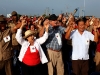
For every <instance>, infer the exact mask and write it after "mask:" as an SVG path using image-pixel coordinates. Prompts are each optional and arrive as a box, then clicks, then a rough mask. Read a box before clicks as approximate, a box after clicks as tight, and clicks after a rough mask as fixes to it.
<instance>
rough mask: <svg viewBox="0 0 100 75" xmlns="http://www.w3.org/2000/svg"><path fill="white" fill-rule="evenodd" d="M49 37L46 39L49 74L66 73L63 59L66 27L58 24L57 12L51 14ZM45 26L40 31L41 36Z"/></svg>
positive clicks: (61, 74) (60, 74)
mask: <svg viewBox="0 0 100 75" xmlns="http://www.w3.org/2000/svg"><path fill="white" fill-rule="evenodd" d="M45 24H49V25H50V26H49V31H48V34H49V36H48V39H47V41H46V48H47V58H48V60H49V62H48V75H64V64H63V60H62V50H61V48H62V40H61V39H62V34H64V32H66V30H67V29H66V28H64V27H62V26H60V25H57V16H56V15H55V14H52V15H50V17H49V20H48V23H44V25H45ZM44 30H45V29H44V27H43V28H42V30H41V31H40V36H42V35H43V33H44Z"/></svg>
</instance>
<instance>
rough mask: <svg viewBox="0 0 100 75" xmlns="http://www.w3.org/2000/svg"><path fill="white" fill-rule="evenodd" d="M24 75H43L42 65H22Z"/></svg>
mask: <svg viewBox="0 0 100 75" xmlns="http://www.w3.org/2000/svg"><path fill="white" fill-rule="evenodd" d="M21 66H22V73H23V75H43V74H42V64H38V65H36V66H28V65H26V64H24V63H21Z"/></svg>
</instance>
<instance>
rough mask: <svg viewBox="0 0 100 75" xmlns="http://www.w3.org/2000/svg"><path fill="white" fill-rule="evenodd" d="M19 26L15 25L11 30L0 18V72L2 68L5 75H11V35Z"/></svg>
mask: <svg viewBox="0 0 100 75" xmlns="http://www.w3.org/2000/svg"><path fill="white" fill-rule="evenodd" d="M20 25H21V24H17V25H16V26H15V27H13V28H8V27H7V22H6V20H5V19H4V17H2V16H0V71H1V70H2V69H3V68H4V69H5V72H6V75H12V72H11V65H12V63H11V58H12V56H13V50H12V34H13V33H14V31H16V29H17V28H19V27H20Z"/></svg>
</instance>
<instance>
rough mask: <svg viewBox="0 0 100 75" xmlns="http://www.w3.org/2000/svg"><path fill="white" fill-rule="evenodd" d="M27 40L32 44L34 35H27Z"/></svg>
mask: <svg viewBox="0 0 100 75" xmlns="http://www.w3.org/2000/svg"><path fill="white" fill-rule="evenodd" d="M27 40H28V42H29V43H31V44H32V43H33V42H34V35H30V36H28V37H27Z"/></svg>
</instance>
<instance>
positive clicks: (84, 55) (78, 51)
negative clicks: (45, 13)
mask: <svg viewBox="0 0 100 75" xmlns="http://www.w3.org/2000/svg"><path fill="white" fill-rule="evenodd" d="M70 39H72V46H73V48H72V60H80V59H83V60H88V59H89V54H88V49H89V43H90V40H91V41H93V40H94V35H93V34H92V33H91V32H88V31H86V30H85V31H84V32H83V34H82V35H81V34H80V33H79V31H78V30H75V31H72V32H71V36H70Z"/></svg>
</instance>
